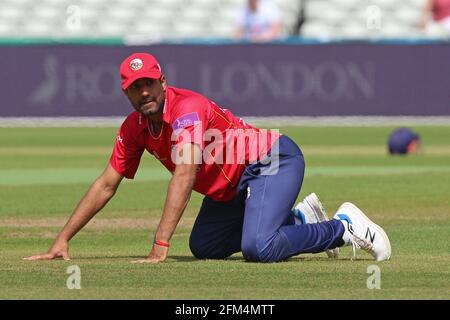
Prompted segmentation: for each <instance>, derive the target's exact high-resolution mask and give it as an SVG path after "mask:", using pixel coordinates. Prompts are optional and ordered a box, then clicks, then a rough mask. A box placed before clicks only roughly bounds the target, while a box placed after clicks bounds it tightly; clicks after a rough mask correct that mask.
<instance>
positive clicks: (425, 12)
mask: <svg viewBox="0 0 450 320" xmlns="http://www.w3.org/2000/svg"><path fill="white" fill-rule="evenodd" d="M433 6H434V0H427V1H426V2H425V5H424V7H423V8H422V13H421V17H420V20H419V22H418V23H417V25H418V27H419V28H420V29H425V27H426V26H427V24H428V21H429V19H430V15H431V13H432V12H433Z"/></svg>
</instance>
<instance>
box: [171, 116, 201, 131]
mask: <svg viewBox="0 0 450 320" xmlns="http://www.w3.org/2000/svg"><path fill="white" fill-rule="evenodd" d="M199 121H200V118H199V117H198V113H197V112H191V113H188V114H185V115H183V116H181V117H179V118H177V119H176V120H175V121H174V122H173V124H172V128H173V130H178V129H183V128H186V127H189V126H192V125H194V124H195V122H199Z"/></svg>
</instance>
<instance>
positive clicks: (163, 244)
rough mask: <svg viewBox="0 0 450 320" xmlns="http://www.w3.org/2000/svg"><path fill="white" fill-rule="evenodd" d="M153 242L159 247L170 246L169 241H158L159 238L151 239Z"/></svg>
mask: <svg viewBox="0 0 450 320" xmlns="http://www.w3.org/2000/svg"><path fill="white" fill-rule="evenodd" d="M153 244H156V245H158V246H161V247H166V248H168V247H170V244H169V243H167V242H162V241H159V240H156V239H155V240H154V241H153Z"/></svg>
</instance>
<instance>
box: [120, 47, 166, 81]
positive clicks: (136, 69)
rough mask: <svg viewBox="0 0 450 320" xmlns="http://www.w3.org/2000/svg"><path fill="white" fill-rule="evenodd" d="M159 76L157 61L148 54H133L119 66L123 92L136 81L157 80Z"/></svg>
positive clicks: (159, 69)
mask: <svg viewBox="0 0 450 320" xmlns="http://www.w3.org/2000/svg"><path fill="white" fill-rule="evenodd" d="M161 75H162V74H161V67H160V66H159V63H158V61H157V60H156V59H155V57H154V56H152V55H151V54H149V53H133V54H132V55H131V56H129V57H127V58H126V59H125V60H123V61H122V63H121V64H120V77H121V78H122V89H123V90H125V89H126V88H128V87H129V86H130V85H131V84H132V83H133V82H134V81H136V80H137V79H141V78H150V79H159V78H161Z"/></svg>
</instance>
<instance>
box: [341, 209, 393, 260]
mask: <svg viewBox="0 0 450 320" xmlns="http://www.w3.org/2000/svg"><path fill="white" fill-rule="evenodd" d="M344 206H349V207H351V208H352V209H353V210H354V211H356V212H357V213H359V214H360V215H361V216H362V217H363V219H364V220H365V221H366V223H367V224H369V225H370V226H371V227H372V228H373V229H375V230H376V231H377V232H378V233H379V234H381V237H382V238H383V239H384V241H385V243H387V247H388V257H387V258H385V259H377V261H383V260H389V259H390V258H391V253H392V251H391V242H390V241H389V237H388V236H387V234H386V232H384V230H383V228H382V227H380V226H379V225H377V224H376V223H375V222H373V221H372V220H370V219H369V217H367V216H366V215H365V214H364V212H362V211H361V209H359V208H358V207H357V206H356V205H354V204H353V203H351V202H345V203H344V204H343V205H342V206H341V207H344Z"/></svg>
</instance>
